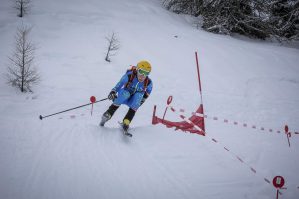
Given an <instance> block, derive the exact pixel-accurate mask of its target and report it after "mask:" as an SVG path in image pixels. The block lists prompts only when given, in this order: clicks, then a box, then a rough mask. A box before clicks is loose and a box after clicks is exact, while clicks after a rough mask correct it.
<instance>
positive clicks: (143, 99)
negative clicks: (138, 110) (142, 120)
mask: <svg viewBox="0 0 299 199" xmlns="http://www.w3.org/2000/svg"><path fill="white" fill-rule="evenodd" d="M145 100H146V98H142V100H141V102H140V106H141V105H142V104H143V103H144V102H145Z"/></svg>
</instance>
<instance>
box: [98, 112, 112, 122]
mask: <svg viewBox="0 0 299 199" xmlns="http://www.w3.org/2000/svg"><path fill="white" fill-rule="evenodd" d="M110 119H111V115H110V113H109V112H108V111H106V112H105V113H104V114H103V116H102V120H101V122H100V126H104V125H105V123H106V122H107V121H108V120H110Z"/></svg>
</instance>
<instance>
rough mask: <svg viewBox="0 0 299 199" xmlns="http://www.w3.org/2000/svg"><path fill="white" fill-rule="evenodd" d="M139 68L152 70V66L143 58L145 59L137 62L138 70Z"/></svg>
mask: <svg viewBox="0 0 299 199" xmlns="http://www.w3.org/2000/svg"><path fill="white" fill-rule="evenodd" d="M139 69H141V70H145V71H147V72H149V73H150V72H151V70H152V66H151V64H150V63H149V62H148V61H145V60H143V61H140V62H138V64H137V70H139Z"/></svg>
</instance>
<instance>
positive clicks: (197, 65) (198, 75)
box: [195, 51, 205, 131]
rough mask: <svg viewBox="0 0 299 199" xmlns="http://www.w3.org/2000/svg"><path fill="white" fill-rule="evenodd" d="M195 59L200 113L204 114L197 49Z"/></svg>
mask: <svg viewBox="0 0 299 199" xmlns="http://www.w3.org/2000/svg"><path fill="white" fill-rule="evenodd" d="M195 59H196V67H197V77H198V86H199V93H200V100H201V104H200V106H201V108H202V114H203V115H204V109H203V100H202V92H201V81H200V72H199V63H198V55H197V51H195ZM202 122H203V130H204V131H205V120H204V118H203V120H202Z"/></svg>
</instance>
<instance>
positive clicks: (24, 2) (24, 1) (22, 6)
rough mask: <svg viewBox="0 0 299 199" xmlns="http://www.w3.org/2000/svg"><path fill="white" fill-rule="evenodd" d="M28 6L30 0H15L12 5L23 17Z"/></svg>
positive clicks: (26, 12)
mask: <svg viewBox="0 0 299 199" xmlns="http://www.w3.org/2000/svg"><path fill="white" fill-rule="evenodd" d="M30 6H31V0H16V1H15V6H14V7H15V8H16V9H17V10H18V11H19V14H18V16H19V17H23V16H24V15H25V14H28V11H29V9H30Z"/></svg>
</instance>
